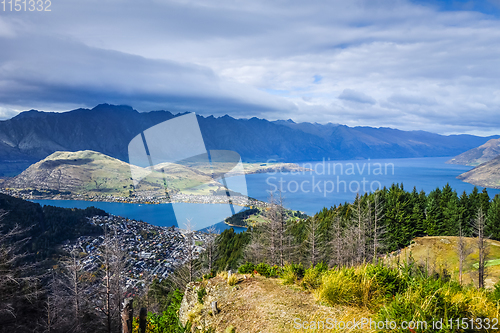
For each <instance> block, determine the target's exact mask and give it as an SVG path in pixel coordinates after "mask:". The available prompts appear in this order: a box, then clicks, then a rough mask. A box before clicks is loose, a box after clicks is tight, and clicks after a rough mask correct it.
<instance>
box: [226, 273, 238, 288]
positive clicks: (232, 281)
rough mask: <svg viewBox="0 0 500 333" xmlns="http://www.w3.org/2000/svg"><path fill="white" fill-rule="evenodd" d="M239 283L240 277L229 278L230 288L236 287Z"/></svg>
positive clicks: (234, 275) (233, 275)
mask: <svg viewBox="0 0 500 333" xmlns="http://www.w3.org/2000/svg"><path fill="white" fill-rule="evenodd" d="M236 283H238V277H237V276H236V274H232V275H231V276H230V277H228V278H227V284H228V285H230V286H234V285H236Z"/></svg>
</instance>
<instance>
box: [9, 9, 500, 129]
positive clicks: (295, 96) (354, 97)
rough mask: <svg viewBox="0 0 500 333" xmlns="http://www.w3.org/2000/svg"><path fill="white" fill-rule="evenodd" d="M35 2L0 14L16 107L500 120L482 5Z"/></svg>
mask: <svg viewBox="0 0 500 333" xmlns="http://www.w3.org/2000/svg"><path fill="white" fill-rule="evenodd" d="M491 1H493V2H494V1H496V0H491ZM493 2H492V3H493ZM471 8H472V9H473V8H475V7H474V6H473V7H471ZM31 14H33V13H12V14H11V13H7V15H6V16H5V17H4V18H0V38H2V39H1V41H0V42H1V43H2V45H7V46H8V48H4V50H7V51H2V53H1V54H0V87H1V88H2V89H0V94H2V91H3V95H1V96H0V100H1V101H2V103H3V107H4V108H7V109H8V108H11V109H13V108H14V107H13V105H15V106H16V108H17V107H19V106H22V105H26V106H27V107H28V106H29V107H30V108H31V107H36V106H34V105H36V104H37V103H39V104H40V105H50V104H51V103H52V105H53V108H54V109H60V105H62V104H63V103H64V105H68V103H71V102H73V103H75V104H78V105H81V104H84V105H87V106H93V105H94V104H97V103H101V102H110V103H117V104H125V103H128V104H131V105H132V106H134V107H135V108H137V109H140V110H148V109H158V108H170V109H172V110H176V111H182V110H196V111H203V112H205V113H215V114H221V113H229V114H232V115H235V116H247V117H251V116H260V117H266V118H274V119H276V118H281V119H288V118H293V119H294V120H297V121H318V122H329V121H331V122H335V123H345V124H348V125H371V126H395V127H399V128H402V129H425V130H433V131H436V132H441V133H448V132H454V131H464V132H471V133H472V132H474V133H478V132H481V131H483V132H484V133H490V132H494V131H495V130H497V129H499V128H500V120H498V119H500V118H499V117H498V116H497V114H498V110H499V107H500V94H499V91H500V22H499V20H498V19H497V18H496V17H494V16H491V15H485V14H483V13H480V12H474V11H470V10H469V11H465V10H461V11H450V10H448V11H439V10H438V9H437V8H436V7H430V6H424V5H421V4H415V3H412V2H409V1H405V0H381V1H370V0H353V1H327V0H314V1H309V2H307V3H305V2H303V1H299V0H283V1H279V2H269V1H263V0H255V1H242V0H237V1H234V0H227V1H215V0H213V1H211V0H203V1H201V0H200V1H198V0H192V1H189V0H178V1H159V0H155V1H147V2H137V1H132V0H122V1H116V0H108V1H102V0H99V1H97V0H87V1H76V0H67V1H64V2H58V3H56V2H54V4H53V11H52V12H50V13H38V14H47V15H31ZM7 22H8V23H7ZM7 36H8V37H7ZM315 77H321V78H322V79H321V80H320V81H316V82H315V79H314V78H315ZM4 89H7V90H4ZM339 98H340V100H339Z"/></svg>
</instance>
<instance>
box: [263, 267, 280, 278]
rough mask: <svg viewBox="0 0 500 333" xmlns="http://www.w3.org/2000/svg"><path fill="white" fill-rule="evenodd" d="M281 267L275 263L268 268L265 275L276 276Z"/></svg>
mask: <svg viewBox="0 0 500 333" xmlns="http://www.w3.org/2000/svg"><path fill="white" fill-rule="evenodd" d="M281 271H282V269H281V268H280V267H278V266H276V265H274V266H272V267H270V268H269V271H268V274H267V276H266V277H278V276H279V275H280V274H281Z"/></svg>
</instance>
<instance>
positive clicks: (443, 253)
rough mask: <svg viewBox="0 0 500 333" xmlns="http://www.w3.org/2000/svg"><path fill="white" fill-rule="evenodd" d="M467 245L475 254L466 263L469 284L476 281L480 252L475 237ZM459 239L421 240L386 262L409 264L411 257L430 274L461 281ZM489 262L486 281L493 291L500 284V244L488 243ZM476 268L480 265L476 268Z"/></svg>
mask: <svg viewBox="0 0 500 333" xmlns="http://www.w3.org/2000/svg"><path fill="white" fill-rule="evenodd" d="M465 240H466V244H467V246H468V247H469V248H471V249H473V250H474V252H473V253H472V254H471V255H469V256H468V257H467V259H466V261H465V264H464V274H463V282H464V283H465V284H468V283H470V282H476V281H477V278H476V276H475V274H476V271H477V262H478V252H477V250H476V247H475V242H476V239H475V238H467V237H465ZM457 241H458V237H452V236H436V237H417V238H415V239H414V240H413V242H412V244H411V245H410V246H408V247H406V248H404V249H402V250H401V251H400V252H399V254H398V252H393V253H392V254H390V255H389V256H388V257H387V258H386V260H387V261H388V262H390V263H396V262H397V260H398V258H399V261H400V262H403V261H408V259H409V258H410V256H411V257H412V258H413V259H414V260H415V262H416V263H417V264H419V265H421V266H424V267H427V268H428V270H429V271H430V272H437V273H443V270H446V271H447V272H448V273H449V274H451V276H452V278H455V279H457V280H458V271H459V269H458V265H459V260H458V255H457V253H456V250H455V249H456V246H457ZM487 242H488V244H489V255H488V257H487V260H488V261H489V265H487V266H489V267H488V269H487V271H488V276H487V278H486V280H485V285H486V287H487V288H492V287H493V285H494V284H495V283H497V282H498V281H500V242H498V241H495V240H488V241H487ZM474 265H476V266H475V267H474Z"/></svg>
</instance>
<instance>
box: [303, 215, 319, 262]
mask: <svg viewBox="0 0 500 333" xmlns="http://www.w3.org/2000/svg"><path fill="white" fill-rule="evenodd" d="M306 232H307V236H306V251H307V257H308V258H307V261H308V262H309V264H310V265H311V266H315V265H316V264H317V263H318V262H320V261H321V258H320V255H321V253H322V252H323V247H322V244H321V237H322V234H321V231H320V224H319V221H318V219H316V218H315V217H311V218H309V219H307V221H306Z"/></svg>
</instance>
